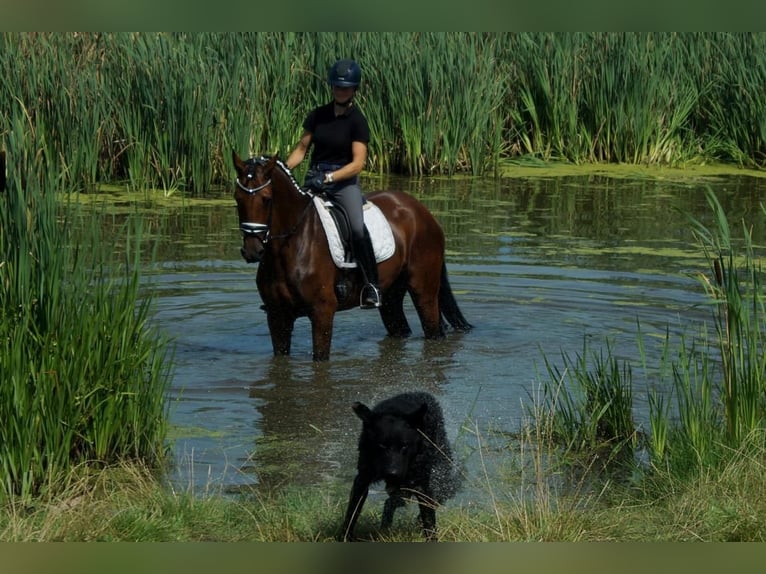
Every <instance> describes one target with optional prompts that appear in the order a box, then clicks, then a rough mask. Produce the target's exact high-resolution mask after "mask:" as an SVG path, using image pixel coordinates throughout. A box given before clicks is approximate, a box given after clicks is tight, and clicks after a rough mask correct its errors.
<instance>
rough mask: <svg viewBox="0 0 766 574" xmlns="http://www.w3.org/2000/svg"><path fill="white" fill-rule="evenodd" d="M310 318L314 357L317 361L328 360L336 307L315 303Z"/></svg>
mask: <svg viewBox="0 0 766 574" xmlns="http://www.w3.org/2000/svg"><path fill="white" fill-rule="evenodd" d="M309 318H310V319H311V341H312V346H313V359H314V360H315V361H326V360H327V359H329V358H330V345H331V343H332V324H333V320H334V319H335V309H334V308H333V307H331V306H330V305H323V306H320V305H315V306H314V309H313V311H312V312H311V315H310V316H309Z"/></svg>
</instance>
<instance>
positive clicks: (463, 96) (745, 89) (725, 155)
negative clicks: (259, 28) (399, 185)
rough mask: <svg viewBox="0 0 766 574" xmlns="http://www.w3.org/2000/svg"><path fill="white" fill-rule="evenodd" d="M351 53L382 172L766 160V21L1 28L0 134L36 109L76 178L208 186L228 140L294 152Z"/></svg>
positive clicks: (94, 182)
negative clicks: (533, 162)
mask: <svg viewBox="0 0 766 574" xmlns="http://www.w3.org/2000/svg"><path fill="white" fill-rule="evenodd" d="M339 57H352V58H356V59H357V60H359V61H360V62H361V64H362V68H363V79H362V86H361V90H360V92H359V96H358V101H359V104H360V106H361V107H362V109H363V111H364V112H365V114H367V116H368V118H369V120H370V125H371V131H372V133H371V141H370V145H369V163H368V169H370V170H372V171H377V172H400V173H407V174H452V173H457V172H467V173H472V174H490V173H496V172H497V171H498V167H499V165H500V164H501V163H502V162H503V161H507V160H513V159H518V158H520V157H522V156H534V157H538V158H540V159H545V160H550V159H561V160H566V161H572V162H592V161H611V162H628V163H663V164H674V163H681V162H686V161H690V160H695V159H700V160H721V161H734V162H738V163H740V164H743V165H750V166H762V165H763V164H764V161H766V123H765V122H766V120H765V119H764V118H766V110H765V109H764V107H765V106H766V104H765V103H764V101H763V98H761V97H760V94H762V93H763V91H764V88H766V34H763V33H751V34H722V33H702V34H677V33H652V34H646V33H592V34H585V33H556V34H554V33H529V34H526V33H525V34H514V33H501V34H497V33H493V34H488V33H432V32H420V33H374V34H373V33H346V32H342V33H310V32H305V33H294V32H256V33H246V34H232V33H199V34H193V33H172V34H167V33H130V34H128V33H95V34H88V33H86V34H82V33H78V34H71V33H70V34H64V33H37V34H25V33H4V34H2V35H1V36H0V66H2V69H3V70H4V74H3V76H2V77H0V145H1V144H2V142H3V141H4V140H6V139H7V138H8V137H9V134H10V130H11V129H12V126H13V124H14V122H15V118H16V117H17V116H18V115H19V114H21V113H22V111H21V110H24V112H23V113H24V114H26V115H28V116H29V117H30V118H31V120H32V122H33V123H34V125H36V126H37V129H38V130H39V131H40V135H41V137H43V138H44V139H45V140H46V141H47V142H48V147H49V150H50V155H49V157H48V158H47V159H48V161H49V163H50V166H51V168H52V169H55V170H56V171H57V172H59V173H61V174H63V175H64V177H65V178H66V180H67V181H68V182H71V183H72V184H73V185H77V186H78V187H80V188H81V189H86V190H89V189H97V188H98V185H99V184H102V183H127V184H128V185H130V186H132V187H134V188H139V187H150V186H151V187H156V188H160V189H164V190H165V191H166V192H167V193H176V192H183V193H189V194H199V193H203V192H205V191H206V190H208V189H209V188H211V187H214V186H220V185H222V184H228V183H229V181H230V165H229V164H228V161H227V158H228V157H229V156H230V151H231V148H232V147H234V148H236V149H238V150H240V152H241V153H248V152H250V153H262V152H273V151H279V152H280V153H281V154H282V155H283V156H284V155H286V154H287V153H288V151H289V149H290V148H292V146H293V145H295V142H296V141H297V139H298V137H299V136H300V133H301V123H302V120H303V118H304V117H305V115H306V113H307V112H308V111H309V110H310V109H311V108H312V107H313V106H315V105H317V104H319V103H323V102H326V101H328V100H329V97H330V93H329V90H328V87H327V83H326V74H327V69H328V67H329V66H330V64H331V63H332V61H333V60H335V59H336V58H339ZM22 61H23V62H24V64H25V65H24V66H19V65H18V62H22Z"/></svg>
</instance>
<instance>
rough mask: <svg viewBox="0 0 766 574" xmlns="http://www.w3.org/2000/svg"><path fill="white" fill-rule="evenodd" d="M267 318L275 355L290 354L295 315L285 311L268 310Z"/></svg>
mask: <svg viewBox="0 0 766 574" xmlns="http://www.w3.org/2000/svg"><path fill="white" fill-rule="evenodd" d="M266 319H267V321H268V323H269V334H270V335H271V346H272V347H273V348H274V355H289V354H290V343H291V342H292V337H293V327H294V325H295V317H294V316H292V315H290V314H287V313H284V312H277V311H267V312H266Z"/></svg>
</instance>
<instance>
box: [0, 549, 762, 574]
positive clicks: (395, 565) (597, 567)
mask: <svg viewBox="0 0 766 574" xmlns="http://www.w3.org/2000/svg"><path fill="white" fill-rule="evenodd" d="M0 552H2V554H3V560H2V563H1V564H0V572H3V573H5V572H9V573H10V572H14V573H19V574H22V573H23V574H26V573H30V574H41V573H46V574H47V573H49V572H50V573H53V572H55V573H56V574H70V573H71V574H74V573H77V574H97V573H98V574H102V573H104V572H109V573H110V574H128V573H131V574H133V573H140V574H150V573H153V572H163V573H175V572H179V573H181V572H182V573H184V574H204V573H208V572H226V573H227V574H235V573H238V572H247V573H248V574H253V573H261V572H263V573H268V574H281V573H285V574H303V573H307V574H314V573H318V574H331V573H332V574H356V573H359V574H368V573H369V574H393V573H396V574H410V573H416V574H426V573H427V574H473V573H474V572H482V573H503V574H505V573H511V572H518V573H525V574H526V573H534V574H537V573H547V572H555V573H562V574H599V573H609V574H614V573H619V574H655V573H656V574H663V573H666V572H667V573H671V572H672V573H673V574H678V573H679V572H694V573H695V574H707V573H714V572H715V573H718V572H761V571H763V563H764V562H763V558H764V556H765V555H766V547H765V546H763V545H761V544H747V543H744V544H742V543H730V544H729V543H713V544H705V543H703V544H695V543H688V544H667V543H534V542H529V543H510V544H426V543H422V544H377V545H370V544H364V543H356V544H345V545H343V544H310V543H298V544H217V543H214V544H177V545H176V544H129V543H119V544H55V543H52V544H22V545H16V546H13V547H11V546H10V545H0Z"/></svg>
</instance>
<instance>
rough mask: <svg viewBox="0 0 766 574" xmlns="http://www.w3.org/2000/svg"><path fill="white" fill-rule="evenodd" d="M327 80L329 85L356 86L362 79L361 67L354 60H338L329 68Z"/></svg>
mask: <svg viewBox="0 0 766 574" xmlns="http://www.w3.org/2000/svg"><path fill="white" fill-rule="evenodd" d="M327 81H328V82H330V85H331V86H339V87H341V88H357V87H359V82H361V81H362V68H360V67H359V64H357V63H356V62H355V61H354V60H338V61H337V62H335V63H334V64H333V65H332V68H330V73H329V75H328V78H327Z"/></svg>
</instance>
